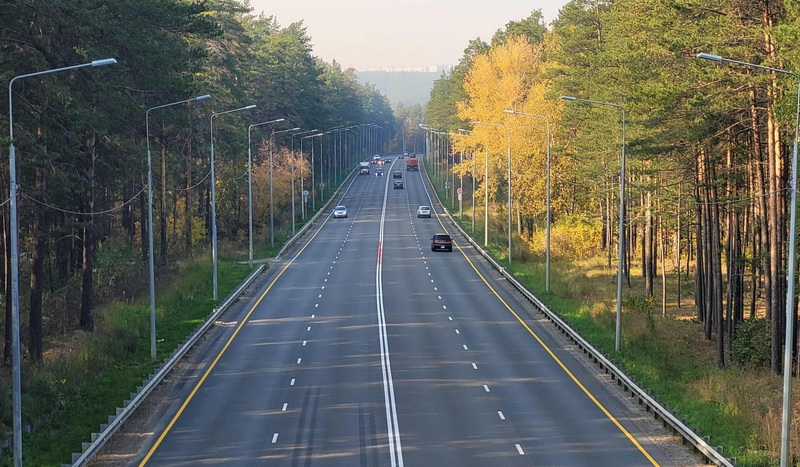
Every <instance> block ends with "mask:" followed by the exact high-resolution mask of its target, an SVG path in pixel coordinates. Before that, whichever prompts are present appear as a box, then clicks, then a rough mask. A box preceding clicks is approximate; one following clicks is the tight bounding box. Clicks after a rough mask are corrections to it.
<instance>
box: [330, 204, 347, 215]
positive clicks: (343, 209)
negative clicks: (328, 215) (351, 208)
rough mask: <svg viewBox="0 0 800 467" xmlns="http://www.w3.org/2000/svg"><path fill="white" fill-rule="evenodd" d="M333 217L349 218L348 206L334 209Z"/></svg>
mask: <svg viewBox="0 0 800 467" xmlns="http://www.w3.org/2000/svg"><path fill="white" fill-rule="evenodd" d="M333 217H334V218H336V217H347V206H336V207H335V208H333Z"/></svg>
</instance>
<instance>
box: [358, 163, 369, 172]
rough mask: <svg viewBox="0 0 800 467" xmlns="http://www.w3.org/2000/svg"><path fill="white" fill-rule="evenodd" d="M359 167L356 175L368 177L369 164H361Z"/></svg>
mask: <svg viewBox="0 0 800 467" xmlns="http://www.w3.org/2000/svg"><path fill="white" fill-rule="evenodd" d="M360 166H361V167H360V168H359V170H358V173H359V174H361V175H369V162H362V163H361V164H360Z"/></svg>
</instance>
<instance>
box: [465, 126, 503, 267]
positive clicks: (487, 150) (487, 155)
mask: <svg viewBox="0 0 800 467" xmlns="http://www.w3.org/2000/svg"><path fill="white" fill-rule="evenodd" d="M472 124H473V125H491V126H500V127H504V128H505V129H506V142H507V151H508V158H507V160H508V162H507V167H508V262H509V263H511V128H510V127H509V126H508V125H504V124H502V123H490V122H479V121H473V122H472ZM486 152H487V153H486V160H487V162H486V163H487V166H488V163H489V162H488V160H489V153H488V152H489V147H488V145H487V147H486ZM487 173H488V170H487ZM487 176H488V175H487ZM487 192H488V190H487ZM487 197H488V194H487ZM486 219H487V220H488V219H489V212H488V203H487V212H486ZM487 232H488V223H487Z"/></svg>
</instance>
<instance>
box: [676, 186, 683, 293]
mask: <svg viewBox="0 0 800 467" xmlns="http://www.w3.org/2000/svg"><path fill="white" fill-rule="evenodd" d="M682 192H683V185H682V184H679V185H678V213H677V221H678V226H677V227H676V228H675V276H676V277H677V279H678V280H677V282H676V284H675V286H676V289H677V290H676V295H677V303H678V309H680V307H681V215H682V213H681V210H682V208H683V206H682V202H683V201H682V199H681V196H682V195H683V193H682Z"/></svg>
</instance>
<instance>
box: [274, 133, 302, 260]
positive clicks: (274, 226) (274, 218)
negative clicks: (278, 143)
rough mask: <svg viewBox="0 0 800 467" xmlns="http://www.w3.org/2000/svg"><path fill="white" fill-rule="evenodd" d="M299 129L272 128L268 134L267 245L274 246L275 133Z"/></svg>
mask: <svg viewBox="0 0 800 467" xmlns="http://www.w3.org/2000/svg"><path fill="white" fill-rule="evenodd" d="M299 129H300V127H294V128H289V129H288V130H280V131H275V130H272V134H271V135H270V136H269V246H275V203H274V201H273V199H272V168H273V166H272V153H273V146H274V145H275V135H276V134H279V133H286V132H289V131H297V130H299Z"/></svg>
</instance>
